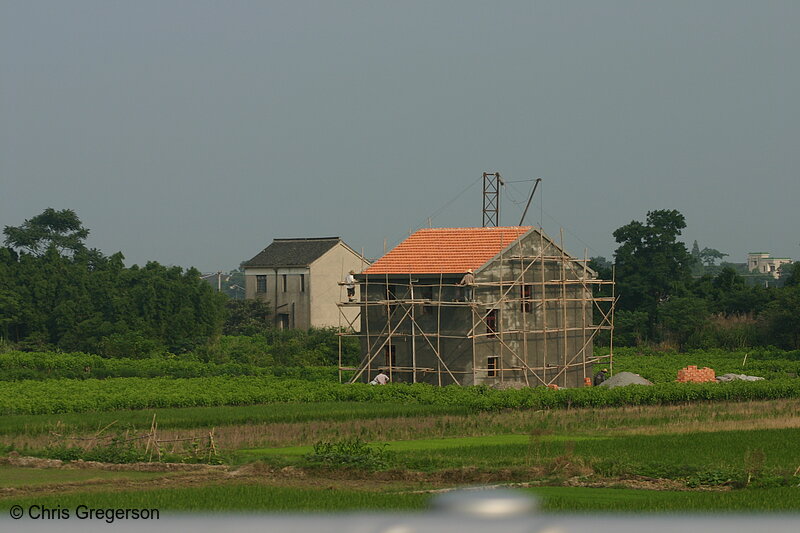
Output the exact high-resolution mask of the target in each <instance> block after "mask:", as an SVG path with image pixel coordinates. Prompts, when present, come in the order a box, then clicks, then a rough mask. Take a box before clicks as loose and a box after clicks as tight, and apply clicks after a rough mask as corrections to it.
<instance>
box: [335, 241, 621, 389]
mask: <svg viewBox="0 0 800 533" xmlns="http://www.w3.org/2000/svg"><path fill="white" fill-rule="evenodd" d="M465 276H466V277H465ZM357 278H358V280H359V282H360V286H361V297H360V300H359V301H358V302H355V303H346V302H345V303H342V304H340V308H341V309H342V311H346V310H349V309H351V308H353V307H358V308H360V310H361V317H360V318H361V333H360V334H359V338H360V339H361V345H362V356H363V359H362V362H361V364H360V365H359V366H358V368H356V369H355V376H354V378H353V379H354V380H362V381H369V380H370V379H373V378H374V376H375V375H376V374H377V373H378V372H380V371H385V372H386V373H387V374H389V376H390V377H391V380H392V381H395V382H397V381H403V382H409V383H411V382H413V383H416V382H427V383H432V384H438V385H448V384H459V385H480V384H483V385H496V386H499V387H506V386H511V387H519V386H537V385H551V386H556V385H557V386H566V387H579V386H583V385H584V383H585V380H586V379H587V378H589V379H591V377H592V375H593V367H592V365H593V364H595V363H598V362H599V361H600V360H601V358H600V357H596V356H595V355H594V353H593V350H592V346H593V340H594V338H595V336H596V335H597V333H598V332H599V331H600V330H603V329H610V328H611V323H610V312H609V311H608V305H610V300H611V298H607V299H605V300H608V301H606V302H605V304H604V305H605V306H606V307H602V306H601V307H600V308H598V307H597V305H598V303H599V302H601V301H602V300H603V298H595V297H594V296H593V294H592V289H593V288H594V287H597V285H598V284H600V283H610V282H603V281H601V280H598V279H596V275H595V273H594V271H592V270H591V269H589V268H588V267H587V266H586V264H585V263H584V262H583V261H580V260H578V259H575V258H573V257H571V256H569V255H568V254H567V253H566V252H565V251H564V250H563V249H562V248H561V247H560V246H559V245H558V244H556V243H555V242H554V241H553V240H552V239H550V238H549V237H547V236H546V235H544V234H543V233H542V232H541V231H540V230H539V229H538V228H533V227H530V226H527V227H518V226H514V227H483V228H435V229H423V230H419V231H417V232H416V233H414V234H413V235H411V236H410V237H408V239H406V240H405V241H403V242H402V243H400V244H399V245H398V246H397V247H396V248H395V249H394V250H392V251H391V252H389V253H388V254H386V255H385V256H383V257H382V258H380V259H379V260H377V261H376V262H375V263H374V264H373V265H372V266H370V267H369V268H367V269H366V270H365V271H364V272H363V273H362V274H361V275H359V276H357ZM466 280H469V281H466ZM470 282H471V283H470ZM467 284H469V285H467ZM597 315H600V316H599V317H598V318H599V319H600V320H598V321H595V320H594V318H595V317H596V316H597ZM606 357H607V356H606ZM602 360H603V361H607V360H608V359H602ZM343 369H346V370H352V369H348V368H343Z"/></svg>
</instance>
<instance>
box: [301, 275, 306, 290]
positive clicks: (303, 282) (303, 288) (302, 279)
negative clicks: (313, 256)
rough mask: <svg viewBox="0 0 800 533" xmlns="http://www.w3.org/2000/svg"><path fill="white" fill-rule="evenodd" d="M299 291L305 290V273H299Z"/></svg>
mask: <svg viewBox="0 0 800 533" xmlns="http://www.w3.org/2000/svg"><path fill="white" fill-rule="evenodd" d="M300 292H306V275H305V274H300Z"/></svg>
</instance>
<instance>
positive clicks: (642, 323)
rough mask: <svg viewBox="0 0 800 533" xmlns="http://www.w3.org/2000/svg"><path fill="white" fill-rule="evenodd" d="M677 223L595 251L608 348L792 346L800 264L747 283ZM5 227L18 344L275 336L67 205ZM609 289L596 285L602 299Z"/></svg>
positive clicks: (256, 308) (96, 346) (163, 347)
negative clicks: (131, 259) (98, 235)
mask: <svg viewBox="0 0 800 533" xmlns="http://www.w3.org/2000/svg"><path fill="white" fill-rule="evenodd" d="M685 227H686V221H685V219H684V217H683V215H682V214H680V213H679V212H678V211H674V210H658V211H650V212H649V213H647V218H646V220H645V221H644V222H639V221H632V222H631V223H630V224H627V225H625V226H623V227H621V228H619V229H617V230H616V231H615V232H614V238H615V239H616V242H617V243H618V245H619V246H618V248H617V250H616V251H615V253H614V258H613V263H612V262H611V261H607V260H606V259H604V258H602V257H595V258H592V260H591V262H590V267H591V268H593V269H594V270H595V271H596V272H597V273H598V277H600V278H602V279H611V278H612V277H613V278H614V279H615V280H616V287H615V289H614V294H615V295H616V296H617V297H618V300H617V305H616V309H615V315H614V319H615V332H614V343H615V345H623V346H639V345H648V346H654V347H658V346H662V347H673V348H677V349H681V350H683V349H687V348H711V347H719V348H725V349H742V348H747V347H751V346H776V347H779V348H784V349H800V263H794V264H792V265H790V266H789V267H788V268H787V267H784V269H785V274H786V275H785V276H784V277H783V286H781V287H775V286H769V287H765V286H762V285H760V284H753V283H748V282H747V280H746V278H745V277H744V276H743V275H742V273H741V272H740V271H738V270H737V268H736V266H735V265H733V264H726V263H722V264H721V265H715V261H716V260H718V259H722V258H724V257H725V255H726V254H723V253H721V252H719V251H717V250H714V249H710V248H704V249H702V250H700V249H699V247H698V246H697V245H696V243H695V246H694V247H693V250H692V252H690V251H689V250H688V249H687V247H686V245H685V244H684V243H683V242H681V241H679V240H678V238H679V237H680V235H681V232H682V230H683V229H685ZM3 234H4V235H5V241H4V244H5V246H4V247H2V248H0V340H2V341H5V342H6V343H13V344H14V346H15V347H17V348H20V349H25V350H47V349H53V348H55V349H59V350H65V351H82V352H87V353H95V354H101V355H104V356H107V357H134V358H136V357H139V358H143V357H148V356H150V355H153V354H163V353H165V352H170V353H174V354H180V353H186V352H190V351H195V352H196V353H199V354H205V356H203V357H201V358H202V359H208V360H217V359H220V357H222V359H220V361H218V362H228V360H229V356H228V355H226V356H224V357H223V356H222V355H221V354H220V353H219V351H220V350H219V349H217V348H218V347H219V343H218V342H217V340H218V339H219V338H220V336H222V335H236V336H254V335H260V336H264V335H267V336H268V337H269V336H270V335H271V336H272V337H274V335H275V334H276V332H274V330H273V329H272V328H271V327H270V324H271V321H270V317H269V307H268V305H266V304H265V303H263V302H255V301H241V300H239V301H236V300H231V299H230V298H228V297H227V296H225V295H224V294H220V293H218V292H216V290H215V288H214V287H212V286H211V285H210V284H209V283H207V282H206V281H203V280H202V279H201V274H200V272H198V271H197V270H195V269H193V268H190V269H182V268H180V267H175V266H163V265H160V264H159V263H156V262H148V263H147V264H146V265H144V266H141V267H140V266H137V265H133V266H131V267H126V266H125V265H124V257H123V255H122V254H121V253H115V254H113V255H110V256H105V255H103V254H102V253H101V252H100V251H98V250H95V249H89V248H87V247H86V245H85V240H86V238H87V236H88V235H89V230H88V229H86V228H85V227H84V226H83V224H82V223H81V221H80V219H79V218H78V216H77V214H76V213H75V212H74V211H72V210H69V209H65V210H61V211H57V210H54V209H46V210H45V211H44V212H43V213H41V214H40V215H37V216H35V217H33V218H31V219H29V220H26V221H24V223H23V224H22V225H20V226H16V227H14V226H6V227H5V229H4V230H3ZM610 291H611V289H610V288H609V287H608V286H603V287H602V290H601V295H610V294H611V292H610ZM271 332H272V333H271ZM287 333H288V332H287ZM334 333H335V332H327V333H325V332H309V333H308V335H306V336H303V337H302V339H300V338H295V337H291V338H289V337H287V338H286V339H278V340H276V339H272V341H274V342H270V343H268V344H269V345H270V346H272V348H271V352H274V351H275V350H276V349H275V348H274V347H275V346H278V345H280V346H283V345H286V346H289V345H292V343H295V344H296V343H297V342H300V343H301V344H303V345H304V346H306V345H309V343H313V342H327V343H328V344H330V343H334V344H335V342H334V341H335V340H336V337H335V334H334ZM326 335H327V336H326ZM272 337H270V338H272ZM264 338H265V339H266V338H267V337H264ZM320 339H322V340H320ZM284 341H285V342H284ZM312 341H313V342H312ZM598 341H599V342H598V343H599V344H603V343H607V342H609V339H608V338H607V337H606V338H600V339H598ZM331 346H333V345H331ZM215 347H217V348H215ZM278 351H280V350H278ZM306 351H307V350H306ZM350 351H352V352H353V353H355V352H357V351H358V348H357V346H352V347H350V346H348V353H349V352H350ZM275 353H278V352H275ZM326 353H327V352H326ZM273 355H274V354H273ZM316 359H320V357H317V358H316ZM316 359H315V360H316ZM323 359H324V357H323ZM223 360H224V361H223ZM231 360H233V359H231Z"/></svg>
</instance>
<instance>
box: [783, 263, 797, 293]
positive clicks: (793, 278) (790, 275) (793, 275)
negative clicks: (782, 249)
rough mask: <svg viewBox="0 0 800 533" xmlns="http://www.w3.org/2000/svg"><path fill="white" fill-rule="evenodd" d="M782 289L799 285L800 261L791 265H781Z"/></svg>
mask: <svg viewBox="0 0 800 533" xmlns="http://www.w3.org/2000/svg"><path fill="white" fill-rule="evenodd" d="M781 274H782V275H783V276H784V278H783V286H784V287H797V286H798V285H800V261H795V262H794V263H792V264H791V265H783V268H781Z"/></svg>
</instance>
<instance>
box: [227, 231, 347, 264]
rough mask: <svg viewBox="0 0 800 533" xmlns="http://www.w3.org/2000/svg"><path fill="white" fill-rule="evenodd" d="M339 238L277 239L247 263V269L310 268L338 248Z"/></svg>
mask: <svg viewBox="0 0 800 533" xmlns="http://www.w3.org/2000/svg"><path fill="white" fill-rule="evenodd" d="M339 242H341V239H340V238H339V237H311V238H306V239H275V240H273V241H272V244H270V245H269V246H267V247H266V248H264V249H263V250H262V251H261V252H260V253H259V254H258V255H256V256H255V257H254V258H252V259H251V260H249V261H245V262H244V263H243V264H242V266H245V267H290V266H308V265H310V264H311V263H313V262H314V261H316V260H317V259H319V258H320V257H321V256H322V255H323V254H324V253H325V252H327V251H328V250H330V249H331V248H333V247H334V246H336V245H337V244H338V243H339Z"/></svg>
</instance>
